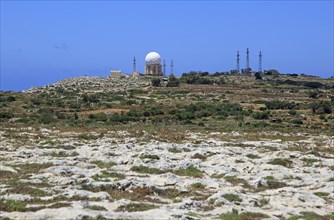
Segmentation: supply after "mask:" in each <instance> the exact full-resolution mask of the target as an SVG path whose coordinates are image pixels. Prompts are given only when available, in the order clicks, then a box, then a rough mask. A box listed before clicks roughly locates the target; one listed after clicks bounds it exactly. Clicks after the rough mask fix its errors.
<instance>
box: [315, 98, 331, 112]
mask: <svg viewBox="0 0 334 220" xmlns="http://www.w3.org/2000/svg"><path fill="white" fill-rule="evenodd" d="M311 110H312V113H313V114H318V115H321V114H331V113H332V106H331V103H330V102H329V101H320V102H314V103H312V104H311Z"/></svg>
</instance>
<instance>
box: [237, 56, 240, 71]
mask: <svg viewBox="0 0 334 220" xmlns="http://www.w3.org/2000/svg"><path fill="white" fill-rule="evenodd" d="M237 74H240V54H239V51H237Z"/></svg>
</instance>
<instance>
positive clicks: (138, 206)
mask: <svg viewBox="0 0 334 220" xmlns="http://www.w3.org/2000/svg"><path fill="white" fill-rule="evenodd" d="M155 208H158V207H157V206H155V205H152V204H147V203H129V204H126V205H121V206H119V207H118V208H117V209H116V210H115V211H116V212H125V211H126V212H142V211H147V210H150V209H155Z"/></svg>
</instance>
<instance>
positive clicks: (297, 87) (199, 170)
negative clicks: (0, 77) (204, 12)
mask: <svg viewBox="0 0 334 220" xmlns="http://www.w3.org/2000/svg"><path fill="white" fill-rule="evenodd" d="M154 80H156V79H154V78H150V77H139V78H131V77H128V78H117V79H112V78H103V77H79V78H70V79H65V80H62V81H59V82H57V83H55V84H50V85H47V86H43V87H37V88H32V89H29V90H26V91H22V92H1V93H0V105H1V110H0V124H1V126H0V137H1V138H0V161H1V165H0V176H1V179H0V211H1V214H0V217H3V218H7V217H8V218H13V219H18V218H19V219H31V218H33V219H37V218H51V219H58V218H59V215H61V218H64V219H115V218H122V219H232V218H233V219H234V218H235V219H262V218H272V219H288V218H291V219H299V218H305V219H333V211H332V205H333V202H334V201H333V190H332V189H333V187H334V179H333V170H334V164H333V159H334V151H333V149H334V148H333V146H334V141H333V138H334V136H333V131H334V127H333V125H334V116H333V106H334V80H333V79H321V78H317V77H308V76H302V75H299V76H298V75H271V76H263V77H262V79H258V80H256V79H255V77H252V76H233V75H223V74H215V75H207V74H203V73H191V74H185V75H184V76H182V77H181V78H177V79H173V80H177V83H175V84H173V85H172V87H167V86H168V83H167V82H161V85H160V86H152V83H153V82H154ZM159 84H160V83H159ZM166 85H167V86H166ZM169 86H171V84H169ZM55 210H57V211H55Z"/></svg>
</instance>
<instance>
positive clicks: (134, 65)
mask: <svg viewBox="0 0 334 220" xmlns="http://www.w3.org/2000/svg"><path fill="white" fill-rule="evenodd" d="M133 72H136V57H133Z"/></svg>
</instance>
